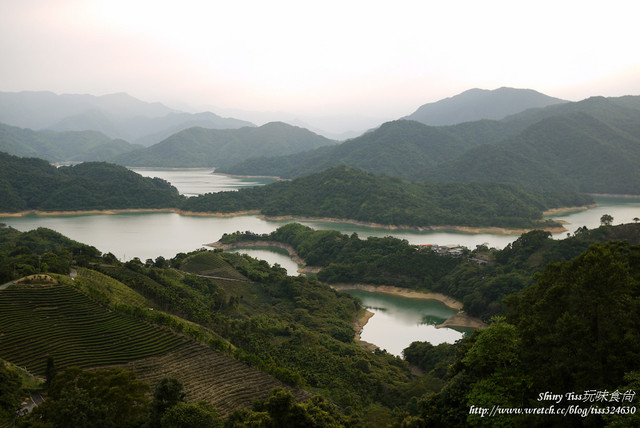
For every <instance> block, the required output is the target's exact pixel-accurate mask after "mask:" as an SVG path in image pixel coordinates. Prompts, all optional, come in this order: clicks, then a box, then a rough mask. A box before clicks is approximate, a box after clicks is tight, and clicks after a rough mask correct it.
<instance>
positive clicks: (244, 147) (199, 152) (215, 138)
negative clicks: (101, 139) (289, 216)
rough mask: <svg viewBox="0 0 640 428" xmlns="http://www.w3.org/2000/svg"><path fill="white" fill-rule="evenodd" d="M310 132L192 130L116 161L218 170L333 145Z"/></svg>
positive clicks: (270, 127)
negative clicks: (219, 167) (256, 158)
mask: <svg viewBox="0 0 640 428" xmlns="http://www.w3.org/2000/svg"><path fill="white" fill-rule="evenodd" d="M333 143H334V142H333V141H332V140H329V139H327V138H324V137H321V136H319V135H317V134H314V133H312V132H310V131H308V130H306V129H303V128H298V127H295V126H291V125H287V124H284V123H281V122H271V123H267V124H265V125H262V126H260V127H258V128H250V127H245V128H240V129H233V130H231V129H225V130H218V129H204V128H190V129H187V130H184V131H181V132H178V133H177V134H174V135H172V136H170V137H169V138H167V139H165V140H164V141H162V142H160V143H158V144H155V145H153V146H151V147H149V148H146V149H142V150H137V151H135V152H132V153H128V154H125V155H122V156H118V157H116V158H114V162H115V163H118V164H121V165H127V166H159V167H183V168H184V167H218V166H222V165H230V164H233V163H238V162H241V161H243V160H245V159H247V158H248V157H250V156H267V155H269V156H279V155H285V154H290V153H296V152H302V151H306V150H312V149H316V148H318V147H321V146H326V145H330V144H333Z"/></svg>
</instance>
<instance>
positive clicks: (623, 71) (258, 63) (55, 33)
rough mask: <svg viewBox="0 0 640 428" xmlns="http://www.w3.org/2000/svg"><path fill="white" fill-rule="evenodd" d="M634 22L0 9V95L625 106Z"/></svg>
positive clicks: (622, 13) (350, 11)
mask: <svg viewBox="0 0 640 428" xmlns="http://www.w3.org/2000/svg"><path fill="white" fill-rule="evenodd" d="M638 11H640V5H639V4H638V2H637V1H636V0H630V1H616V0H607V1H606V2H605V1H602V0H599V1H590V0H587V1H585V0H582V1H567V0H552V1H546V0H542V1H541V0H536V1H528V0H522V1H514V0H509V1H491V0H482V1H478V0H473V1H455V0H450V1H446V0H438V1H429V0H419V1H412V0H393V1H376V0H366V1H361V0H339V1H334V0H322V1H304V0H296V1H293V0H292V1H287V0H268V1H266V0H258V1H247V0H245V1H243V0H233V1H232V0H228V1H224V2H222V1H215V0H214V1H204V0H203V1H196V0H179V1H161V0H152V1H136V0H123V1H121V0H104V1H98V0H95V1H94V0H60V1H45V0H40V1H37V0H16V1H11V0H0V58H2V62H1V67H0V91H22V90H50V91H53V92H56V93H90V94H94V95H102V94H107V93H113V92H127V93H129V94H131V95H133V96H135V97H137V98H140V99H142V100H145V101H160V102H163V103H165V104H167V105H169V106H172V107H178V108H181V107H184V106H185V105H189V106H192V107H194V108H195V109H201V108H202V107H203V106H218V107H221V108H222V107H224V108H237V109H245V110H260V111H287V112H294V113H299V114H314V115H329V114H335V113H340V114H342V113H356V114H363V115H369V116H377V117H385V118H397V117H400V116H403V115H406V114H410V113H412V112H413V111H414V110H415V109H416V108H417V107H419V106H420V105H422V104H424V103H427V102H433V101H437V100H439V99H441V98H445V97H448V96H452V95H455V94H457V93H460V92H462V91H464V90H467V89H470V88H474V87H478V88H484V89H495V88H498V87H500V86H510V87H516V88H531V89H535V90H538V91H540V92H544V93H546V94H548V95H552V96H557V97H560V98H565V99H570V100H579V99H583V98H586V97H588V96H591V95H606V96H617V95H624V94H633V95H639V94H640V48H639V47H638V42H640V36H639V33H638ZM214 111H215V110H214Z"/></svg>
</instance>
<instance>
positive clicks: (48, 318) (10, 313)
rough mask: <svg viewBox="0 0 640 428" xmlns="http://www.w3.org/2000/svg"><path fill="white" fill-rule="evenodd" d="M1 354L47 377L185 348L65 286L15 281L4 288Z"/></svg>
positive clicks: (0, 297) (172, 337)
mask: <svg viewBox="0 0 640 428" xmlns="http://www.w3.org/2000/svg"><path fill="white" fill-rule="evenodd" d="M0 326H2V333H3V334H2V335H1V336H0V357H1V358H3V359H5V360H8V361H11V362H12V363H14V364H17V365H19V366H22V367H26V368H27V369H28V370H29V371H31V372H34V373H37V374H40V375H44V374H45V363H46V357H47V356H51V357H53V358H54V359H55V362H56V366H57V367H59V368H60V369H63V368H66V367H70V366H79V367H95V366H104V365H113V364H121V363H126V362H128V361H131V360H135V359H138V358H144V357H149V356H152V355H160V354H163V353H166V352H169V351H171V350H173V349H176V348H178V347H180V346H184V340H182V339H181V338H179V337H178V336H175V335H173V334H172V333H171V332H169V331H167V330H162V329H159V328H157V327H152V326H150V325H148V324H146V323H144V322H141V321H139V320H135V319H133V318H130V317H126V316H123V315H121V314H119V313H117V312H112V311H109V310H107V309H106V308H104V307H102V306H101V305H99V304H97V303H95V302H93V301H91V300H90V299H88V298H87V297H86V296H85V295H83V294H81V293H79V292H77V291H76V290H74V289H73V288H71V287H68V286H65V285H28V284H25V285H22V284H19V285H12V286H10V287H9V288H7V289H6V290H2V291H0Z"/></svg>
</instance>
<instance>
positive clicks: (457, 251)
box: [420, 244, 468, 256]
mask: <svg viewBox="0 0 640 428" xmlns="http://www.w3.org/2000/svg"><path fill="white" fill-rule="evenodd" d="M420 249H421V250H431V251H435V252H436V253H438V254H441V255H448V256H461V255H462V254H464V251H465V250H468V248H467V247H463V246H462V245H432V244H424V245H420Z"/></svg>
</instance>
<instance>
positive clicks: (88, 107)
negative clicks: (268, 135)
mask: <svg viewBox="0 0 640 428" xmlns="http://www.w3.org/2000/svg"><path fill="white" fill-rule="evenodd" d="M0 122H3V123H7V124H9V125H12V126H19V127H22V128H30V129H35V130H41V129H50V130H56V131H86V130H93V131H99V132H102V133H104V134H106V135H108V136H109V137H111V138H117V139H124V140H127V141H131V142H134V143H140V144H146V145H151V144H154V143H157V142H159V141H161V140H162V139H163V138H165V137H167V136H168V135H171V134H172V133H175V132H178V131H180V130H182V129H186V128H189V127H192V126H203V127H209V128H220V129H228V128H240V127H244V126H254V125H253V124H252V123H250V122H247V121H242V120H238V119H233V118H223V117H220V116H218V115H215V114H213V113H209V112H206V113H199V114H190V113H184V112H179V111H177V110H174V109H171V108H168V107H166V106H164V105H163V104H160V103H147V102H144V101H141V100H138V99H136V98H134V97H132V96H130V95H127V94H124V93H119V94H109V95H103V96H94V95H75V94H63V95H57V94H54V93H52V92H29V91H25V92H0Z"/></svg>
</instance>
